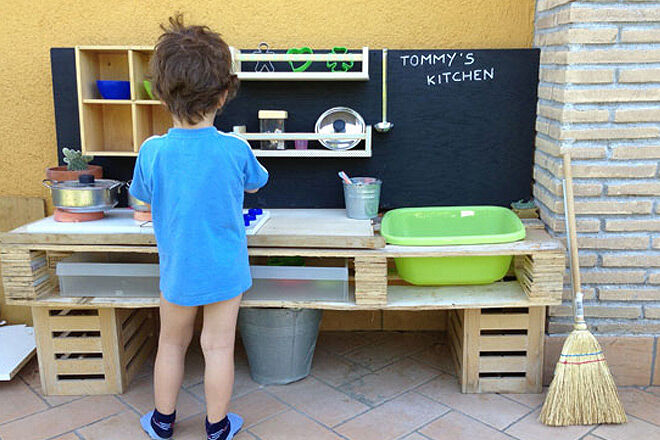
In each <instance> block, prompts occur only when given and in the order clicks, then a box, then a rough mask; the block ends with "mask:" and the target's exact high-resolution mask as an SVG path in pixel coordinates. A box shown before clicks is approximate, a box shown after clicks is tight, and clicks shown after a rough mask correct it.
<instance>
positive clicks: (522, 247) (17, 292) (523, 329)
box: [0, 210, 565, 394]
mask: <svg viewBox="0 0 660 440" xmlns="http://www.w3.org/2000/svg"><path fill="white" fill-rule="evenodd" d="M130 215H131V214H130V211H127V210H113V211H112V212H111V213H110V216H109V218H107V219H105V220H101V221H97V222H89V223H87V224H84V223H82V224H57V223H55V222H54V221H53V220H52V218H47V219H43V220H40V221H38V222H35V223H31V224H28V225H24V226H22V227H20V228H17V229H15V230H13V231H11V232H8V233H4V234H0V262H1V263H2V277H3V284H4V289H5V294H6V298H7V303H8V304H15V305H25V306H30V307H31V308H32V312H33V317H34V321H35V328H36V332H37V341H38V354H39V362H40V366H41V367H42V371H43V376H42V384H43V387H44V392H45V393H47V394H79V393H113V392H122V391H123V390H124V389H125V387H126V386H127V384H128V383H129V381H130V379H131V377H133V375H134V373H135V371H136V369H137V367H138V366H139V365H140V364H141V363H142V362H143V361H144V359H146V354H145V352H146V351H149V350H151V349H152V348H153V338H150V335H151V334H153V332H154V331H155V326H154V323H155V320H154V319H153V308H155V307H157V306H158V304H159V299H158V298H97V297H94V296H89V297H76V298H70V297H62V296H60V294H59V291H58V287H57V284H58V283H57V282H56V277H55V274H54V270H55V268H56V265H57V262H58V261H60V260H61V259H63V258H66V257H67V256H69V255H71V254H72V253H76V252H121V253H140V254H155V253H157V252H158V249H157V247H156V240H155V237H154V234H153V229H152V228H150V227H148V225H144V224H139V223H137V222H135V221H133V220H132V219H131V217H130ZM525 226H526V232H527V234H526V238H525V239H524V240H522V241H518V242H513V243H502V244H491V245H462V246H392V245H386V244H385V242H384V240H383V238H382V237H381V236H380V235H379V234H378V233H377V232H374V228H373V227H372V224H371V222H370V221H359V220H349V219H347V218H346V217H345V215H344V211H343V210H272V217H271V218H270V219H269V220H268V222H267V223H265V224H264V225H263V227H262V228H261V229H260V230H258V231H257V232H256V234H254V235H250V236H248V248H249V249H248V250H249V254H250V256H251V258H259V257H271V256H272V257H285V256H300V257H306V258H311V259H313V260H317V261H331V260H336V259H339V260H340V261H342V260H343V261H345V262H347V264H348V265H349V268H350V270H351V279H350V288H349V292H350V293H349V299H348V300H347V301H296V300H294V299H291V298H279V299H276V300H243V303H242V306H243V307H280V308H281V307H283V308H315V309H327V310H347V311H349V310H409V311H415V310H449V311H450V312H449V322H448V328H447V333H448V342H449V345H450V347H451V351H452V357H453V359H454V362H455V364H456V368H457V371H458V373H459V379H460V381H461V384H462V389H463V391H464V392H487V391H497V392H507V391H508V392H533V391H536V392H538V391H539V390H540V389H541V370H542V353H543V334H544V328H545V308H546V306H548V305H554V304H560V303H561V295H562V291H563V276H564V271H565V262H564V253H565V249H564V246H563V245H562V243H561V242H560V241H558V240H556V239H553V238H552V237H550V236H549V235H548V233H547V232H546V231H545V229H544V226H543V224H542V223H541V222H540V221H538V220H534V221H526V222H525ZM478 255H512V256H513V261H514V263H513V264H512V268H511V271H510V274H509V276H508V277H506V278H505V280H503V281H499V282H496V283H492V284H488V285H472V286H413V285H410V284H407V283H405V282H403V281H402V280H400V279H399V278H398V277H397V275H396V273H395V271H393V270H392V266H393V265H392V258H395V257H456V256H478ZM81 334H82V335H83V337H79V335H81ZM62 338H65V339H62ZM149 341H151V342H149ZM79 344H82V345H79ZM117 347H119V348H118V349H117ZM81 351H84V352H85V353H96V352H98V353H101V357H102V359H101V360H99V359H98V358H90V359H86V358H82V357H81V356H82V355H75V353H81ZM500 352H501V353H502V355H501V356H499V355H498V353H500ZM63 353H64V354H63ZM62 356H64V357H62ZM53 359H55V361H53ZM81 369H82V371H84V372H85V374H88V376H85V378H83V379H75V380H74V379H71V378H70V375H69V374H68V373H67V372H69V373H71V374H73V373H72V372H76V373H79V372H80V371H81ZM494 375H495V376H497V377H495V376H494ZM74 376H75V377H76V378H78V376H80V374H75V375H74ZM74 376H71V377H74ZM83 376H84V375H83ZM101 376H102V377H103V379H102V380H101V379H98V378H99V377H101ZM499 376H502V377H499Z"/></svg>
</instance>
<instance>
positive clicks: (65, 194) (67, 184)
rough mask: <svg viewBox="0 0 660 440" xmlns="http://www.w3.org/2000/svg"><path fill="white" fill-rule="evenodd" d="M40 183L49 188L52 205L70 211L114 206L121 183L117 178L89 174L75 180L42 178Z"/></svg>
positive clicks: (95, 209)
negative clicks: (99, 177)
mask: <svg viewBox="0 0 660 440" xmlns="http://www.w3.org/2000/svg"><path fill="white" fill-rule="evenodd" d="M42 183H43V185H44V186H45V187H46V188H49V189H50V192H51V196H52V199H53V205H55V207H57V208H60V209H64V210H67V211H71V212H98V211H107V210H109V209H112V208H114V207H115V206H116V205H117V202H118V194H119V189H120V188H121V186H122V185H123V182H119V181H117V180H105V179H99V180H95V179H94V176H92V175H90V174H83V175H81V176H79V177H78V180H77V181H76V180H65V181H56V180H52V179H44V180H43V182H42Z"/></svg>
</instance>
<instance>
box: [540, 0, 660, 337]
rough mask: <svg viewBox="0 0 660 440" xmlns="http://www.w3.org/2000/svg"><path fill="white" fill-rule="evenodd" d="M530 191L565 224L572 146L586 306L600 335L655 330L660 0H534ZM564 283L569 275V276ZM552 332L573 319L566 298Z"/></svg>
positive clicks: (659, 299)
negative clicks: (564, 154)
mask: <svg viewBox="0 0 660 440" xmlns="http://www.w3.org/2000/svg"><path fill="white" fill-rule="evenodd" d="M535 45H536V47H540V48H541V69H540V83H539V102H538V117H537V123H536V124H537V127H536V128H537V132H538V133H537V137H536V153H535V165H534V179H535V185H534V196H535V198H536V200H537V203H538V204H539V206H540V210H541V217H542V219H543V220H544V222H546V224H547V225H548V228H549V229H550V230H551V231H552V232H554V233H556V234H558V235H562V234H563V232H564V220H563V212H564V209H563V202H562V188H561V179H562V177H563V170H562V164H561V159H560V157H559V152H560V150H561V149H569V150H570V151H571V152H572V155H573V159H574V160H573V173H574V178H575V195H576V212H577V215H578V218H577V223H578V232H579V238H578V241H579V245H580V264H581V266H582V272H581V273H582V282H583V285H584V290H585V296H586V298H587V300H586V303H585V315H586V316H587V320H588V322H589V323H590V325H591V328H592V331H594V332H595V333H599V334H619V335H643V334H647V335H653V334H655V335H657V334H658V333H660V197H659V196H660V178H659V159H660V1H645V0H609V1H605V0H602V1H572V0H538V1H537V11H536V28H535ZM566 283H568V275H567V277H566ZM569 298H570V293H569V289H568V284H566V289H565V303H564V304H563V305H561V306H557V307H552V308H551V310H550V313H549V315H550V318H549V323H548V331H549V333H551V334H552V333H565V332H567V331H570V329H571V324H570V322H571V317H570V315H571V308H570V303H569V302H568V300H569Z"/></svg>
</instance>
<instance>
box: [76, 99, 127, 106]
mask: <svg viewBox="0 0 660 440" xmlns="http://www.w3.org/2000/svg"><path fill="white" fill-rule="evenodd" d="M131 102H132V101H131V100H130V99H103V98H87V99H83V104H106V105H109V104H122V105H126V104H130V103H131Z"/></svg>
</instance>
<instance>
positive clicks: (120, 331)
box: [32, 307, 156, 395]
mask: <svg viewBox="0 0 660 440" xmlns="http://www.w3.org/2000/svg"><path fill="white" fill-rule="evenodd" d="M32 316H33V320H34V328H35V336H36V340H37V356H38V359H39V374H40V377H41V387H42V389H43V392H44V394H45V395H78V394H120V393H123V392H124V391H125V389H126V387H127V386H128V384H129V383H130V381H131V379H132V378H133V377H134V376H135V374H136V373H137V372H138V371H139V369H140V367H141V366H142V364H144V362H145V361H146V360H147V358H148V356H149V355H150V354H151V353H152V351H153V349H154V347H155V343H156V338H155V334H156V319H155V311H153V310H148V309H131V310H129V309H111V308H103V309H57V308H49V307H33V308H32Z"/></svg>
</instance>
